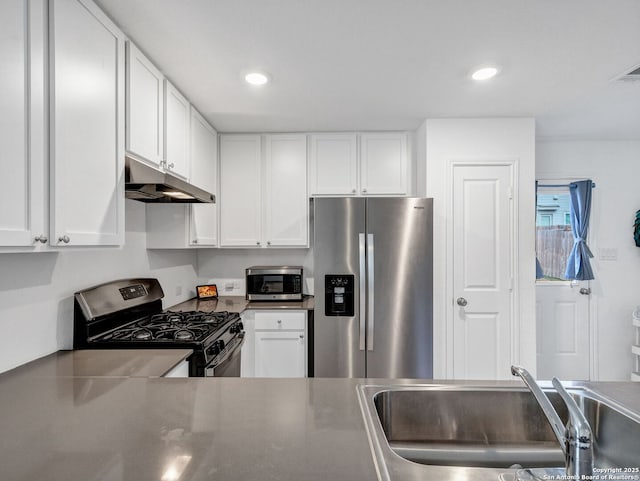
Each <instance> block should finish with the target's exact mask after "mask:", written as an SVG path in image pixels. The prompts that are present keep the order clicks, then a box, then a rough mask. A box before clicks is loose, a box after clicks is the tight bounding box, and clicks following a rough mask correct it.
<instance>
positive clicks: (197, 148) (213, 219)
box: [190, 107, 219, 246]
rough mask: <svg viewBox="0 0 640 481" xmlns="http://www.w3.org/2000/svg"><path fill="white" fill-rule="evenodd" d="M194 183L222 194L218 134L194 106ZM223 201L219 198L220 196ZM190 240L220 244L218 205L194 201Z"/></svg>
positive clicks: (199, 242)
mask: <svg viewBox="0 0 640 481" xmlns="http://www.w3.org/2000/svg"><path fill="white" fill-rule="evenodd" d="M190 157H191V183H192V184H194V185H197V186H198V187H201V188H203V189H205V190H207V191H209V192H211V193H213V194H217V193H218V189H217V185H218V136H217V134H216V131H215V130H214V129H213V128H212V127H211V126H210V125H209V124H208V123H207V121H206V120H205V119H203V118H202V116H201V115H200V114H199V113H198V112H197V111H196V110H195V109H194V108H193V107H192V108H191V148H190ZM216 201H217V202H219V199H216ZM190 231H191V233H190V243H191V244H195V245H199V246H205V245H206V246H217V245H218V204H217V203H216V204H192V205H191V227H190Z"/></svg>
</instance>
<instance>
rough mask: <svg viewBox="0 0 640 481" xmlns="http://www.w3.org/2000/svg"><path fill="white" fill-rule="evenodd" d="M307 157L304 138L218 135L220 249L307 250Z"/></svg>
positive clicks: (303, 136)
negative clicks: (275, 248)
mask: <svg viewBox="0 0 640 481" xmlns="http://www.w3.org/2000/svg"><path fill="white" fill-rule="evenodd" d="M261 145H264V155H263V151H262V148H261ZM306 159H307V142H306V135H304V134H278V135H264V136H260V135H231V134H229V135H222V136H221V137H220V245H221V247H307V246H308V244H309V235H308V229H309V219H308V211H309V200H308V198H307V188H306V182H307V170H306V162H307V160H306Z"/></svg>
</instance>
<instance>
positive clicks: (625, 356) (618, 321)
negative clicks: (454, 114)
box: [536, 141, 640, 381]
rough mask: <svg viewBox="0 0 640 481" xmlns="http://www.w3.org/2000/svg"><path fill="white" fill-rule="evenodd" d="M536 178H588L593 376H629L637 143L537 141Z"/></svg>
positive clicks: (637, 255) (639, 258) (639, 176)
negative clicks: (612, 252) (611, 254)
mask: <svg viewBox="0 0 640 481" xmlns="http://www.w3.org/2000/svg"><path fill="white" fill-rule="evenodd" d="M536 150H537V153H536V176H537V177H545V178H552V177H557V178H576V179H580V178H591V179H592V180H593V181H594V182H595V183H596V188H595V189H594V191H593V203H592V214H591V224H590V233H589V240H590V247H591V250H592V251H593V253H594V256H595V257H594V258H593V259H592V265H593V269H594V274H595V276H596V281H595V282H593V283H592V290H593V294H592V296H591V302H594V303H595V312H596V313H597V315H596V322H597V332H598V351H597V353H594V355H596V356H597V361H598V362H597V363H596V364H597V365H598V368H597V372H596V373H595V376H596V379H597V380H602V381H612V380H625V381H628V380H629V374H630V372H631V369H632V366H633V359H632V356H631V352H630V348H631V344H632V341H633V339H634V332H633V328H632V326H631V312H632V311H633V309H634V308H635V306H636V305H640V248H637V247H635V244H634V242H633V235H632V232H633V227H632V226H633V221H634V217H635V212H636V211H637V210H638V209H640V142H638V141H627V142H624V141H555V142H553V141H541V142H538V143H537V147H536ZM609 248H613V249H617V252H618V258H617V260H601V259H599V255H598V254H599V251H600V249H609Z"/></svg>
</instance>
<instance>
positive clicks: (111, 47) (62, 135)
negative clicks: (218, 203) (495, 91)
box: [49, 0, 125, 246]
mask: <svg viewBox="0 0 640 481" xmlns="http://www.w3.org/2000/svg"><path fill="white" fill-rule="evenodd" d="M49 6H50V10H49V12H50V17H49V18H50V36H51V51H50V71H51V80H52V83H51V86H50V114H51V123H50V128H51V134H50V135H51V150H50V156H51V157H50V159H51V201H52V209H51V212H52V217H51V236H52V239H51V242H52V243H53V244H55V245H58V246H64V245H119V244H122V243H123V241H124V84H125V82H124V58H125V55H124V54H125V52H124V35H123V34H122V32H121V31H120V30H119V29H118V28H117V27H116V26H115V24H113V22H111V20H109V18H108V17H107V16H106V15H104V13H102V11H101V10H99V9H98V8H97V7H96V6H95V4H94V3H93V2H90V1H89V0H53V1H51V2H50V3H49Z"/></svg>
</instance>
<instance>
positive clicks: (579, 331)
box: [536, 281, 591, 380]
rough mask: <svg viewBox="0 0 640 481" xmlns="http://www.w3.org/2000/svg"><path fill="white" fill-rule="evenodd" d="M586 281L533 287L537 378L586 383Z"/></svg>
mask: <svg viewBox="0 0 640 481" xmlns="http://www.w3.org/2000/svg"><path fill="white" fill-rule="evenodd" d="M590 292H591V291H590V288H589V281H574V282H569V281H567V282H540V283H538V284H537V285H536V324H537V326H536V327H537V334H538V335H537V350H536V354H537V369H538V376H537V377H538V379H551V378H552V377H554V376H555V377H558V378H560V379H575V380H588V379H589V377H590V376H589V369H590V362H591V361H590V359H589V329H590V325H589V303H590V302H589V299H590Z"/></svg>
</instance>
